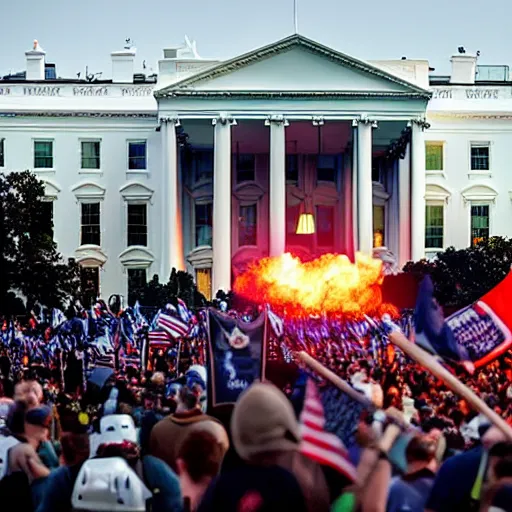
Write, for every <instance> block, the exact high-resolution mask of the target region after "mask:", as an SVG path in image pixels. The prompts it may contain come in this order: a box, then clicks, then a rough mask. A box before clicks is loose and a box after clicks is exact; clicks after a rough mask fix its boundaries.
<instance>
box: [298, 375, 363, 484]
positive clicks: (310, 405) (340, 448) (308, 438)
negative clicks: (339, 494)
mask: <svg viewBox="0 0 512 512" xmlns="http://www.w3.org/2000/svg"><path fill="white" fill-rule="evenodd" d="M300 423H301V442H300V451H301V453H302V454H303V455H305V456H306V457H309V458H310V459H313V460H314V461H316V462H318V463H319V464H322V465H325V466H330V467H331V468H333V469H335V470H336V471H338V472H339V473H341V474H342V475H344V476H345V477H346V478H348V479H350V480H351V481H352V482H353V481H355V480H356V478H357V473H356V468H355V467H354V465H353V464H352V463H351V462H350V460H349V458H348V454H347V450H346V448H345V446H344V445H343V442H342V441H341V439H340V438H339V437H338V436H336V435H334V434H331V433H330V432H327V431H326V430H325V416H324V406H323V405H322V400H321V399H320V395H319V394H318V390H317V388H316V385H315V383H314V382H313V380H311V379H308V382H307V385H306V398H305V400H304V407H303V408H302V412H301V415H300Z"/></svg>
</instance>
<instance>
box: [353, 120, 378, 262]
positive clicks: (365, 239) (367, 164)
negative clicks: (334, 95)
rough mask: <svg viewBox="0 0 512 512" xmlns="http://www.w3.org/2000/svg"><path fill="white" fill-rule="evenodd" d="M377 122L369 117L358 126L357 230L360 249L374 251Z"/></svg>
mask: <svg viewBox="0 0 512 512" xmlns="http://www.w3.org/2000/svg"><path fill="white" fill-rule="evenodd" d="M374 127H376V124H375V123H374V122H372V121H370V120H369V119H367V118H361V119H359V120H358V126H357V189H358V194H357V213H358V223H357V230H358V236H359V251H360V252H362V253H364V254H372V251H373V187H372V129H373V128H374Z"/></svg>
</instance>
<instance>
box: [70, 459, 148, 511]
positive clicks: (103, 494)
mask: <svg viewBox="0 0 512 512" xmlns="http://www.w3.org/2000/svg"><path fill="white" fill-rule="evenodd" d="M151 496H152V494H151V492H150V491H149V490H148V488H147V487H146V485H145V484H144V482H143V481H142V480H141V479H140V477H139V476H138V475H137V473H136V472H135V471H134V470H133V469H132V468H131V467H130V466H129V465H128V463H127V462H126V461H125V460H124V459H122V458H121V457H109V458H108V459H89V460H87V461H86V462H84V464H83V465H82V467H81V468H80V471H79V473H78V476H77V479H76V481H75V485H74V488H73V493H72V496H71V505H72V508H73V510H74V511H83V512H100V511H105V512H107V511H112V512H146V510H149V507H150V504H151Z"/></svg>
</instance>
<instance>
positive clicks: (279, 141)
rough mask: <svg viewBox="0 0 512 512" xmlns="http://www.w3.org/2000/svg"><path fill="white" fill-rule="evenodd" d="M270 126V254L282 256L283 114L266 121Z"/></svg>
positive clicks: (284, 186)
mask: <svg viewBox="0 0 512 512" xmlns="http://www.w3.org/2000/svg"><path fill="white" fill-rule="evenodd" d="M265 124H266V125H267V126H270V191H269V197H270V200H269V223H270V224H269V233H270V240H269V254H270V256H281V255H282V254H284V252H285V246H286V133H285V128H286V126H288V122H287V121H286V119H285V118H284V117H283V116H281V115H276V116H270V117H269V119H267V120H266V121H265Z"/></svg>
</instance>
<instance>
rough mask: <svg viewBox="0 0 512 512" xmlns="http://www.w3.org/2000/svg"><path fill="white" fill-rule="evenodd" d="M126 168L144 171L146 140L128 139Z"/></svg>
mask: <svg viewBox="0 0 512 512" xmlns="http://www.w3.org/2000/svg"><path fill="white" fill-rule="evenodd" d="M128 169H129V170H130V171H145V170H146V169H147V142H146V141H145V140H131V141H128Z"/></svg>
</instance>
